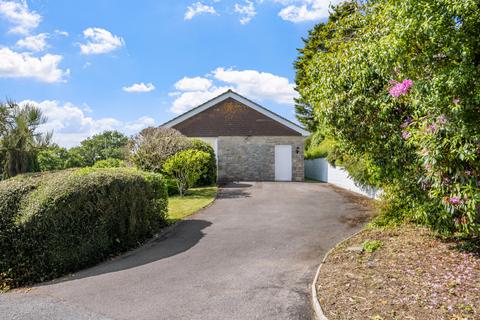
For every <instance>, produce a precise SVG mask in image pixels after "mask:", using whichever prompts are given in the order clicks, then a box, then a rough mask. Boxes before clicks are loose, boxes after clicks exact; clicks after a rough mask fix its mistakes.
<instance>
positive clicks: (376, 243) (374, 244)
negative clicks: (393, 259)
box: [362, 240, 383, 253]
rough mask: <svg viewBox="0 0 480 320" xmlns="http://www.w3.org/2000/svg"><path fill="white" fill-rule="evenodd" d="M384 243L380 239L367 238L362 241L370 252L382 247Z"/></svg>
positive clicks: (364, 248)
mask: <svg viewBox="0 0 480 320" xmlns="http://www.w3.org/2000/svg"><path fill="white" fill-rule="evenodd" d="M382 245H383V243H382V241H380V240H366V241H365V242H364V243H362V247H363V250H364V251H365V252H368V253H373V252H375V251H377V250H378V249H380V248H381V247H382Z"/></svg>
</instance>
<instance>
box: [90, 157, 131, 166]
mask: <svg viewBox="0 0 480 320" xmlns="http://www.w3.org/2000/svg"><path fill="white" fill-rule="evenodd" d="M126 166H127V165H126V164H125V161H123V160H120V159H115V158H108V159H105V160H98V161H97V162H95V163H94V164H93V166H92V167H93V168H122V167H126Z"/></svg>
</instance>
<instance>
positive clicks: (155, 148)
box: [129, 127, 190, 173]
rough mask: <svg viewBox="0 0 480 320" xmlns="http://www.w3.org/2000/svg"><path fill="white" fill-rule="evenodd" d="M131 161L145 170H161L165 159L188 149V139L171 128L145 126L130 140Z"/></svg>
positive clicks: (159, 171)
mask: <svg viewBox="0 0 480 320" xmlns="http://www.w3.org/2000/svg"><path fill="white" fill-rule="evenodd" d="M129 146H130V152H131V161H132V162H133V163H134V164H135V165H136V166H137V168H140V169H142V170H145V171H153V172H158V173H161V172H162V167H163V164H164V163H165V161H166V160H167V159H168V158H169V157H171V156H173V155H174V154H175V153H177V152H179V151H182V150H185V149H188V148H189V147H190V141H189V140H188V138H187V137H185V136H184V135H182V134H181V133H180V132H179V131H177V130H175V129H171V128H163V127H157V128H146V129H143V130H142V131H140V133H138V134H137V135H136V136H134V137H133V138H132V140H131V141H130V145H129Z"/></svg>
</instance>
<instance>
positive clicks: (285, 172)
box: [275, 145, 292, 181]
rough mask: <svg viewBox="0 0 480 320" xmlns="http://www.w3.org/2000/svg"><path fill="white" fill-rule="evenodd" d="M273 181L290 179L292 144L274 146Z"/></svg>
mask: <svg viewBox="0 0 480 320" xmlns="http://www.w3.org/2000/svg"><path fill="white" fill-rule="evenodd" d="M275 181H292V146H290V145H279V146H275Z"/></svg>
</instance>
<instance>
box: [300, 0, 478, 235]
mask: <svg viewBox="0 0 480 320" xmlns="http://www.w3.org/2000/svg"><path fill="white" fill-rule="evenodd" d="M332 11H333V12H332V15H331V16H330V20H329V21H328V22H327V24H325V28H321V29H322V30H323V31H321V32H320V33H319V34H318V36H319V37H320V38H321V41H320V43H319V44H320V45H318V46H316V48H315V51H314V52H310V53H311V54H310V53H309V55H306V54H303V59H302V68H303V69H302V70H299V71H301V73H300V75H301V76H302V82H301V83H299V85H298V87H297V90H298V91H299V93H300V94H301V97H302V101H304V102H306V103H308V105H309V106H310V107H311V108H310V109H304V110H303V111H304V112H305V114H304V115H308V112H309V110H312V113H313V114H312V115H314V119H316V121H317V127H320V126H321V127H322V130H324V131H325V133H327V134H328V135H329V136H333V137H335V140H336V141H337V143H338V145H339V146H340V148H341V151H342V152H344V153H345V154H346V155H347V156H349V157H351V158H357V159H367V160H366V162H365V164H366V166H367V168H365V169H366V170H365V172H366V173H367V174H369V173H372V174H373V176H371V177H368V178H367V179H366V180H370V181H372V180H374V181H375V182H376V184H378V185H379V186H380V187H381V188H382V189H384V190H385V192H394V193H393V194H385V199H387V200H389V201H392V203H391V204H389V205H386V206H385V208H386V209H388V210H392V209H394V211H390V212H385V213H386V214H387V217H392V216H398V218H400V219H403V218H404V219H406V220H410V219H413V220H415V221H416V222H420V223H424V224H428V225H429V226H431V227H432V228H434V229H435V230H437V231H440V232H442V233H445V234H450V235H463V236H469V237H472V238H475V237H478V236H480V126H479V125H478V124H479V123H480V109H479V97H480V81H479V80H480V67H479V66H480V58H479V57H480V40H479V37H478V30H479V28H480V15H479V14H478V12H479V2H478V1H475V0H438V1H430V0H404V1H402V2H401V5H399V2H398V1H394V0H378V1H377V0H376V1H349V2H345V3H343V4H342V5H341V6H340V7H336V8H334V9H332ZM317 39H318V38H317ZM317 48H319V49H317ZM301 52H303V51H301ZM358 168H360V166H357V169H358ZM395 208H400V209H401V210H395Z"/></svg>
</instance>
